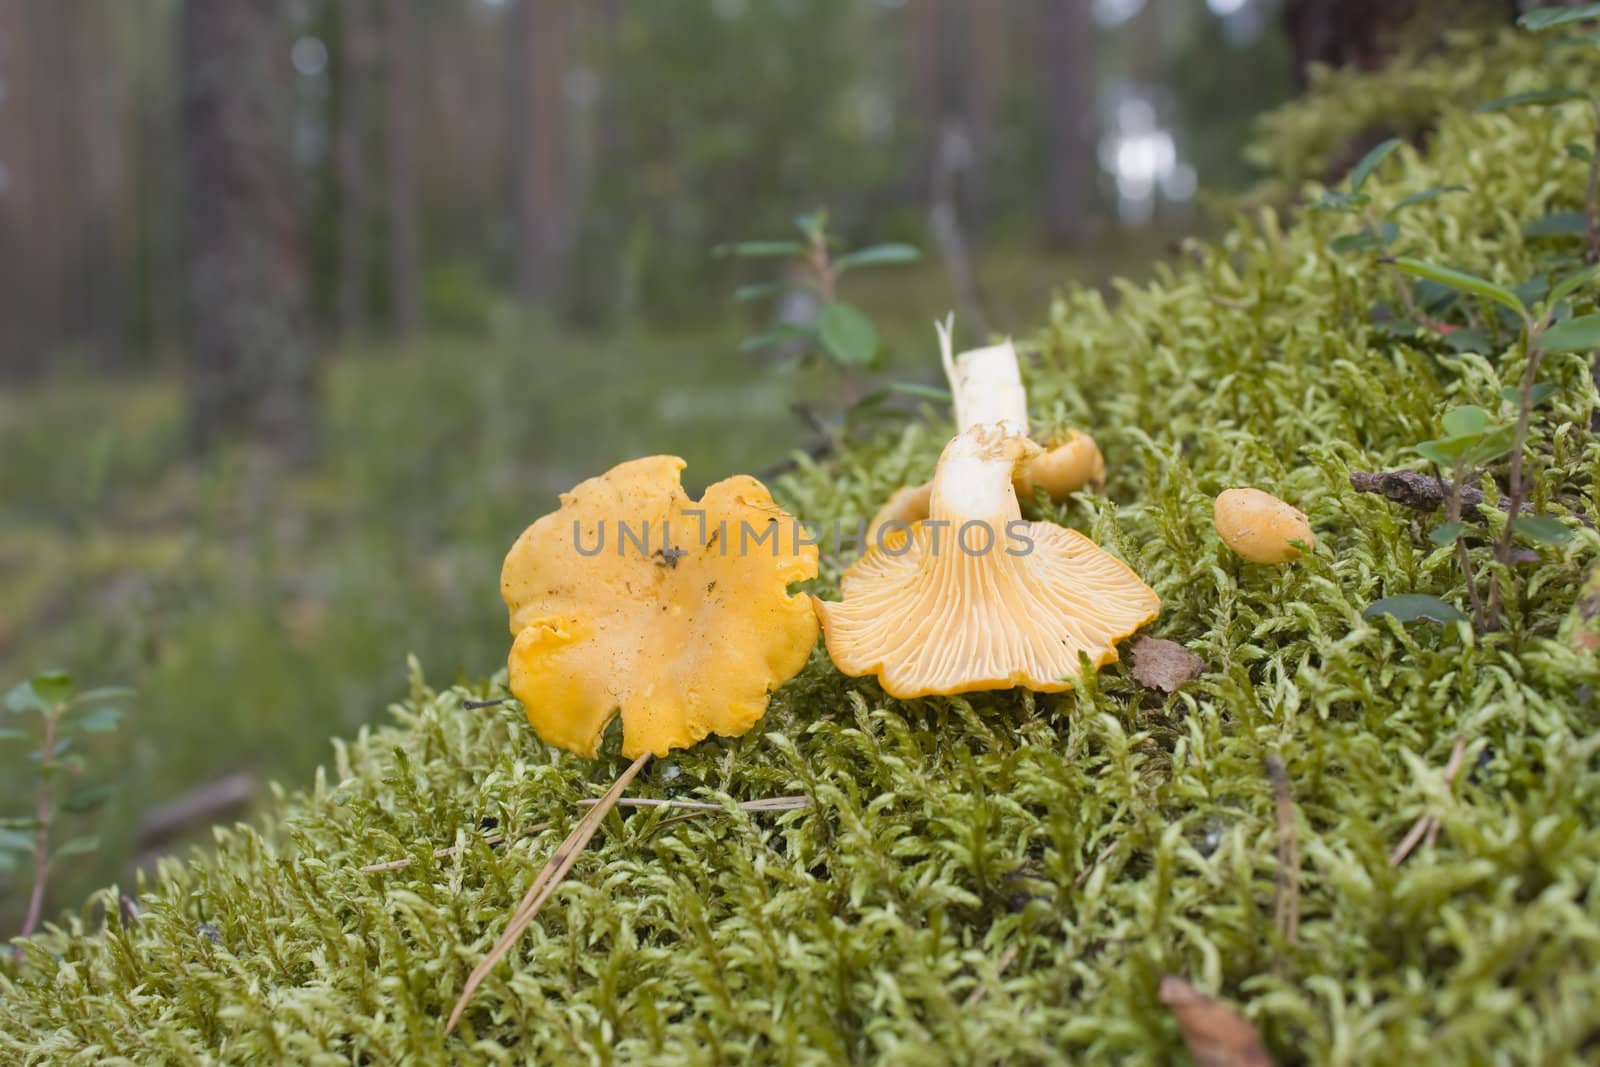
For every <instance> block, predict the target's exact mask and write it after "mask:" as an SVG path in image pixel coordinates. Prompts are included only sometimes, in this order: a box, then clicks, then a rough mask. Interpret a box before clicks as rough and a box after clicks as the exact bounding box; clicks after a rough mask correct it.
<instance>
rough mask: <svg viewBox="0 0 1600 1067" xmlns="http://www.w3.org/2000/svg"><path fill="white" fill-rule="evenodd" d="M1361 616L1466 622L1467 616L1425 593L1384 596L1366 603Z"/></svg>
mask: <svg viewBox="0 0 1600 1067" xmlns="http://www.w3.org/2000/svg"><path fill="white" fill-rule="evenodd" d="M1361 614H1362V616H1363V617H1365V618H1368V619H1376V618H1379V617H1381V616H1384V615H1389V616H1392V617H1393V618H1396V619H1399V620H1400V621H1401V622H1437V623H1447V622H1466V621H1467V617H1466V616H1465V615H1463V614H1462V613H1461V612H1460V611H1458V610H1456V609H1455V608H1453V607H1451V606H1450V605H1449V604H1446V603H1445V602H1444V601H1442V600H1440V599H1439V598H1438V597H1436V596H1428V595H1427V594H1425V593H1404V594H1402V595H1400V596H1386V597H1384V598H1383V599H1382V600H1374V601H1373V602H1372V603H1370V604H1368V605H1367V608H1366V610H1365V611H1363V612H1362V613H1361Z"/></svg>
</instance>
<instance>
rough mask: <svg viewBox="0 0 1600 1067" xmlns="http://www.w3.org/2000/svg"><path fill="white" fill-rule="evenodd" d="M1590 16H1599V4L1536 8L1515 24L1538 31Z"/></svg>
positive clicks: (1579, 20)
mask: <svg viewBox="0 0 1600 1067" xmlns="http://www.w3.org/2000/svg"><path fill="white" fill-rule="evenodd" d="M1592 18H1600V4H1585V5H1584V6H1582V7H1541V8H1536V9H1534V10H1533V11H1529V12H1527V13H1526V14H1524V15H1523V16H1522V17H1521V18H1519V19H1517V25H1518V26H1521V27H1522V28H1523V29H1525V30H1532V31H1534V32H1535V33H1538V32H1539V31H1541V30H1549V29H1554V28H1555V27H1557V26H1565V25H1566V24H1567V23H1569V22H1581V21H1583V20H1584V19H1592Z"/></svg>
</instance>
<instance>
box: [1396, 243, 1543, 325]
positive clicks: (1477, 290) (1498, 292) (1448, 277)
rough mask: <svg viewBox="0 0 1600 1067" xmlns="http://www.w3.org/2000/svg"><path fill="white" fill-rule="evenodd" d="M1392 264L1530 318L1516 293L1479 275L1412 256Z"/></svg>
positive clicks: (1402, 257)
mask: <svg viewBox="0 0 1600 1067" xmlns="http://www.w3.org/2000/svg"><path fill="white" fill-rule="evenodd" d="M1392 262H1393V264H1394V266H1395V267H1396V268H1397V269H1399V270H1403V271H1405V272H1406V273H1407V274H1412V275H1415V276H1416V277H1418V278H1427V279H1428V280H1429V281H1435V282H1438V283H1439V284H1440V285H1448V286H1449V287H1450V288H1452V289H1459V290H1461V291H1463V292H1467V293H1473V294H1474V295H1477V296H1481V297H1483V298H1485V299H1486V300H1493V301H1494V302H1495V303H1497V304H1500V305H1502V306H1503V307H1506V308H1509V309H1510V310H1511V311H1513V312H1515V313H1516V314H1517V315H1518V316H1519V317H1520V318H1522V319H1527V317H1528V309H1527V307H1525V306H1524V305H1523V303H1522V301H1521V300H1519V299H1517V295H1516V294H1515V293H1513V292H1512V291H1511V290H1510V289H1507V288H1505V287H1504V286H1501V285H1496V284H1494V283H1493V282H1491V281H1485V280H1484V279H1483V278H1479V277H1478V276H1477V275H1474V274H1468V273H1467V272H1465V271H1460V270H1456V269H1455V268H1453V267H1441V266H1439V265H1438V264H1437V263H1428V262H1425V261H1424V260H1420V259H1412V258H1411V257H1410V256H1396V257H1395V258H1394V260H1393V261H1392Z"/></svg>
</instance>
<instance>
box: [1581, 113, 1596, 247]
mask: <svg viewBox="0 0 1600 1067" xmlns="http://www.w3.org/2000/svg"><path fill="white" fill-rule="evenodd" d="M1592 103H1593V104H1594V112H1595V116H1594V117H1595V130H1594V147H1593V148H1592V149H1591V150H1590V154H1589V192H1588V196H1587V197H1586V198H1585V199H1584V206H1585V211H1584V213H1583V221H1584V229H1585V230H1586V231H1587V233H1588V238H1589V249H1588V255H1587V257H1586V258H1587V259H1588V261H1589V262H1590V263H1600V99H1596V100H1594V101H1592Z"/></svg>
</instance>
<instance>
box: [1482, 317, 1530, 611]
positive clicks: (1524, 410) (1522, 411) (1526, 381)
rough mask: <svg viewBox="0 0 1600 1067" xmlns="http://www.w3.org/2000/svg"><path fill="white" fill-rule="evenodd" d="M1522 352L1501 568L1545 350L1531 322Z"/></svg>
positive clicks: (1519, 495) (1495, 588)
mask: <svg viewBox="0 0 1600 1067" xmlns="http://www.w3.org/2000/svg"><path fill="white" fill-rule="evenodd" d="M1522 337H1523V352H1524V353H1525V354H1526V355H1527V357H1528V365H1527V366H1526V367H1525V368H1523V371H1522V382H1521V385H1520V391H1519V394H1518V403H1517V435H1516V440H1515V441H1514V442H1513V443H1512V445H1511V472H1510V474H1509V476H1508V478H1507V480H1508V482H1509V483H1510V490H1509V492H1508V494H1507V496H1508V503H1507V505H1506V516H1507V517H1506V528H1505V532H1504V533H1502V534H1501V536H1500V544H1499V547H1498V549H1497V555H1498V558H1499V560H1500V564H1501V566H1502V567H1507V568H1509V566H1510V564H1511V539H1512V537H1513V536H1514V535H1515V534H1516V529H1515V527H1516V524H1517V515H1518V514H1520V513H1521V511H1522V503H1523V499H1524V496H1525V490H1526V487H1525V486H1524V485H1523V483H1522V453H1523V452H1524V451H1525V450H1526V449H1527V444H1528V422H1529V421H1530V419H1531V418H1532V416H1533V383H1534V379H1535V377H1536V376H1537V375H1538V373H1539V361H1540V359H1541V358H1542V357H1543V355H1544V352H1543V350H1542V349H1540V348H1539V344H1538V334H1537V332H1536V329H1535V327H1533V326H1532V325H1531V324H1530V325H1529V327H1528V328H1527V329H1525V330H1524V331H1523V333H1522ZM1499 592H1500V582H1499V580H1498V578H1497V579H1496V580H1495V582H1494V584H1492V585H1491V586H1490V587H1489V605H1490V612H1491V613H1495V609H1496V602H1497V600H1498V599H1499Z"/></svg>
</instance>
